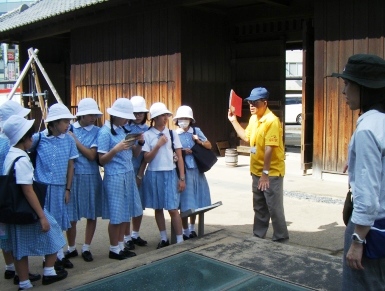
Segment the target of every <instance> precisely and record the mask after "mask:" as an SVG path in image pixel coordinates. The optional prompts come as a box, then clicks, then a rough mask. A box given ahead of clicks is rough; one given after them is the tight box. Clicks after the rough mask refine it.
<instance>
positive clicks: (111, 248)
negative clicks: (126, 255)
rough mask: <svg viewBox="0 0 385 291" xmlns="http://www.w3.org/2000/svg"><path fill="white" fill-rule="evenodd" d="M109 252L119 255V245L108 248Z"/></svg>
mask: <svg viewBox="0 0 385 291" xmlns="http://www.w3.org/2000/svg"><path fill="white" fill-rule="evenodd" d="M110 251H111V252H114V253H115V254H118V255H119V252H120V251H121V249H120V247H119V245H117V246H110Z"/></svg>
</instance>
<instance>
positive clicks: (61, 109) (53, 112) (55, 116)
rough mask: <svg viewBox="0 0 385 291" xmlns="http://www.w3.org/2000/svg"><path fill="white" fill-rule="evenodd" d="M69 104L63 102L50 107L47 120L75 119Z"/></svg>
mask: <svg viewBox="0 0 385 291" xmlns="http://www.w3.org/2000/svg"><path fill="white" fill-rule="evenodd" d="M74 118H75V116H73V115H72V114H71V112H70V111H69V109H68V108H67V106H65V105H64V104H61V103H56V104H54V105H52V106H51V107H50V108H49V109H48V115H47V118H46V119H45V122H51V121H55V120H59V119H74Z"/></svg>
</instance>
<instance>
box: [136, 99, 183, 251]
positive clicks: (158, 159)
mask: <svg viewBox="0 0 385 291" xmlns="http://www.w3.org/2000/svg"><path fill="white" fill-rule="evenodd" d="M171 115H172V114H171V112H170V111H169V110H168V109H167V108H166V105H165V104H163V103H161V102H157V103H154V104H152V105H151V107H150V116H151V127H150V129H149V130H147V131H146V132H145V133H144V140H145V144H144V145H143V148H142V151H143V152H144V160H145V161H146V162H147V163H148V166H147V170H146V173H145V175H144V178H143V193H144V197H145V199H144V200H145V207H146V208H147V207H148V208H153V209H154V210H155V220H156V223H157V225H158V229H159V232H160V242H159V244H158V247H157V248H158V249H159V248H163V247H166V246H168V245H169V244H170V243H169V240H168V238H167V231H166V222H165V218H164V213H163V209H166V210H168V213H169V214H170V217H171V224H172V226H173V227H174V230H175V233H176V240H177V243H181V242H183V235H182V221H181V218H180V215H179V211H178V207H179V202H180V192H182V191H183V190H184V189H185V187H186V184H185V174H184V164H183V158H182V145H181V143H180V141H179V137H178V135H177V134H176V133H175V132H174V131H171V134H172V135H173V136H172V137H171V135H170V131H169V129H168V128H167V122H168V118H169V117H170V116H171ZM171 140H173V146H174V149H175V159H174V153H173V149H172V144H171ZM174 160H175V161H176V163H177V167H178V169H179V173H180V174H179V176H180V177H179V179H178V176H177V172H176V170H175V163H174Z"/></svg>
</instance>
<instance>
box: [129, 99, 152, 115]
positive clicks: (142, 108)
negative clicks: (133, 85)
mask: <svg viewBox="0 0 385 291" xmlns="http://www.w3.org/2000/svg"><path fill="white" fill-rule="evenodd" d="M130 100H131V102H132V106H134V112H148V109H147V108H146V101H145V100H144V98H143V97H142V96H132V97H131V99H130Z"/></svg>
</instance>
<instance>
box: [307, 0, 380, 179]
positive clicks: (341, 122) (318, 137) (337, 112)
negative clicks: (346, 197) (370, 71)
mask: <svg viewBox="0 0 385 291" xmlns="http://www.w3.org/2000/svg"><path fill="white" fill-rule="evenodd" d="M314 11H315V16H314V20H315V79H314V80H315V86H314V155H313V175H315V176H316V177H321V175H322V172H332V173H341V172H342V169H343V167H344V165H345V164H346V161H347V152H348V143H349V140H350V137H351V135H352V133H353V131H354V129H355V123H356V120H357V118H358V111H354V112H352V111H351V110H350V109H349V108H348V106H347V105H346V102H345V100H344V97H343V95H342V90H343V81H342V80H341V79H337V78H332V77H330V76H331V74H332V73H333V72H342V70H343V68H344V65H345V64H346V62H347V60H348V58H349V56H351V55H353V54H357V53H371V54H376V55H378V56H380V57H384V35H385V23H384V16H385V1H382V0H371V1H362V0H315V9H314Z"/></svg>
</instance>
